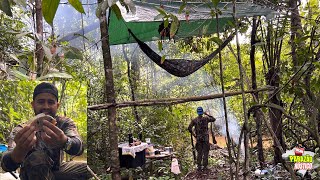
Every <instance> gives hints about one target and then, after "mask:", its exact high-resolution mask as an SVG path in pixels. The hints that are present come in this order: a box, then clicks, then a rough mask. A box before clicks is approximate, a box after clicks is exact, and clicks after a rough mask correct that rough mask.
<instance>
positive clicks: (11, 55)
mask: <svg viewBox="0 0 320 180" xmlns="http://www.w3.org/2000/svg"><path fill="white" fill-rule="evenodd" d="M9 56H10V57H11V58H12V59H14V60H15V61H17V62H18V63H19V64H22V63H21V62H20V60H19V59H18V58H17V56H16V55H15V54H9Z"/></svg>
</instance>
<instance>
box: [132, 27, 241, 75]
mask: <svg viewBox="0 0 320 180" xmlns="http://www.w3.org/2000/svg"><path fill="white" fill-rule="evenodd" d="M128 31H129V33H130V34H131V35H132V37H133V38H134V39H135V40H136V41H137V43H138V45H139V47H140V49H141V50H142V51H143V52H144V53H145V54H146V55H147V56H148V57H149V58H150V59H151V60H152V61H153V62H155V63H156V64H157V65H158V66H160V67H161V68H163V69H164V70H166V71H167V72H168V73H170V74H172V75H175V76H178V77H185V76H188V75H190V74H192V73H194V72H196V71H197V70H198V69H200V68H201V67H202V66H204V65H205V64H207V63H208V62H209V61H210V60H211V59H213V58H214V56H215V55H217V54H218V53H219V52H220V51H221V50H222V49H223V48H224V47H226V45H227V44H228V43H229V42H230V41H231V40H232V39H233V37H234V35H235V33H232V34H231V35H230V36H229V37H228V38H227V39H226V40H225V41H224V42H223V43H222V44H221V45H220V46H219V48H218V49H216V50H215V51H213V52H212V53H211V54H209V55H208V56H207V57H205V58H203V59H201V60H185V59H165V60H164V62H163V63H161V56H159V55H158V54H157V53H156V52H154V51H153V50H152V49H151V48H150V47H149V46H148V45H147V44H146V43H144V42H142V41H141V40H139V39H138V38H137V37H136V36H135V35H134V34H133V32H132V31H131V30H130V29H128Z"/></svg>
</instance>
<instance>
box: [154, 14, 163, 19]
mask: <svg viewBox="0 0 320 180" xmlns="http://www.w3.org/2000/svg"><path fill="white" fill-rule="evenodd" d="M163 18H164V15H163V14H158V15H157V16H156V17H154V20H159V19H163Z"/></svg>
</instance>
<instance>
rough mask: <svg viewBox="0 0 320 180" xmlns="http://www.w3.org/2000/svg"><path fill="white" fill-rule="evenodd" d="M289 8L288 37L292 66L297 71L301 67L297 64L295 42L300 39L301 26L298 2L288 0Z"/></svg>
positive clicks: (299, 63)
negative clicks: (289, 31)
mask: <svg viewBox="0 0 320 180" xmlns="http://www.w3.org/2000/svg"><path fill="white" fill-rule="evenodd" d="M288 3H289V8H290V10H291V27H290V30H291V36H290V41H291V42H290V44H291V55H292V62H293V65H294V67H295V68H294V70H296V69H297V66H299V65H301V63H302V62H299V60H298V59H299V58H298V55H297V44H296V42H295V40H296V39H297V38H300V37H301V33H302V32H303V31H302V26H301V19H300V15H299V9H298V1H297V0H289V2H288ZM299 30H301V31H300V32H299Z"/></svg>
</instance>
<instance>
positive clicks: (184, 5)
mask: <svg viewBox="0 0 320 180" xmlns="http://www.w3.org/2000/svg"><path fill="white" fill-rule="evenodd" d="M186 6H187V3H185V2H183V3H182V5H181V6H180V8H179V11H178V14H181V13H182V11H183V9H184V8H185V7H186Z"/></svg>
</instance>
